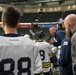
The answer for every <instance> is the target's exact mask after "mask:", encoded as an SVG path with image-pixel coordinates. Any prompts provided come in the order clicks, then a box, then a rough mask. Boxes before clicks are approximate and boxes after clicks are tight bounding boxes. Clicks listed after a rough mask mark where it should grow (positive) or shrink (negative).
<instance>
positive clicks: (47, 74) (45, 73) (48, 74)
mask: <svg viewBox="0 0 76 75" xmlns="http://www.w3.org/2000/svg"><path fill="white" fill-rule="evenodd" d="M43 74H44V75H51V74H50V73H49V72H43Z"/></svg>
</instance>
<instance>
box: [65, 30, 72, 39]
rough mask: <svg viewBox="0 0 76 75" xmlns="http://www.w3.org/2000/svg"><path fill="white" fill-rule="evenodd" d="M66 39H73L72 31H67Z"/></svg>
mask: <svg viewBox="0 0 76 75" xmlns="http://www.w3.org/2000/svg"><path fill="white" fill-rule="evenodd" d="M66 37H67V38H68V39H71V37H72V32H71V30H69V29H66Z"/></svg>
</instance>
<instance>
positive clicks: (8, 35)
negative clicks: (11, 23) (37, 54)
mask: <svg viewBox="0 0 76 75" xmlns="http://www.w3.org/2000/svg"><path fill="white" fill-rule="evenodd" d="M2 36H6V37H19V36H20V35H19V34H13V33H10V34H3V35H2Z"/></svg>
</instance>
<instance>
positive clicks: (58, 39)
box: [49, 25, 65, 46]
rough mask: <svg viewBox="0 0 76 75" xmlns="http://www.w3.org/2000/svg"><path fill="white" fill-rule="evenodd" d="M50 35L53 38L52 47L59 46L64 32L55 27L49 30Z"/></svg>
mask: <svg viewBox="0 0 76 75" xmlns="http://www.w3.org/2000/svg"><path fill="white" fill-rule="evenodd" d="M49 32H50V34H51V35H52V36H53V37H54V42H53V45H54V46H59V45H61V42H62V40H63V39H64V38H65V31H63V30H59V29H58V27H57V25H55V26H52V27H50V28H49Z"/></svg>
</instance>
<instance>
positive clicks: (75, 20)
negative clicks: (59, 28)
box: [65, 14, 76, 75]
mask: <svg viewBox="0 0 76 75" xmlns="http://www.w3.org/2000/svg"><path fill="white" fill-rule="evenodd" d="M65 27H66V28H67V29H68V30H69V36H72V38H71V55H72V69H73V75H76V15H75V14H70V15H68V16H67V17H66V18H65Z"/></svg>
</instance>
